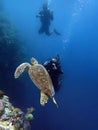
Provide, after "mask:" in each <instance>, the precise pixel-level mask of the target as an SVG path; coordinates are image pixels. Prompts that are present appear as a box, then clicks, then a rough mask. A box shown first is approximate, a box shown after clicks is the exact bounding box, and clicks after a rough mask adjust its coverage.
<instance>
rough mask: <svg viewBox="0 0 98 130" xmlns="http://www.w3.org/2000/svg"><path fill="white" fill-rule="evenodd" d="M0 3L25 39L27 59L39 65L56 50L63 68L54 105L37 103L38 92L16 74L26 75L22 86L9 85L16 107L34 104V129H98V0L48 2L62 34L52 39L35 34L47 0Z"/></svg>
mask: <svg viewBox="0 0 98 130" xmlns="http://www.w3.org/2000/svg"><path fill="white" fill-rule="evenodd" d="M3 1H4V11H5V13H6V15H7V16H8V18H9V19H10V21H11V22H12V23H13V25H15V26H16V28H17V30H18V31H19V33H20V35H21V37H22V40H23V41H24V48H25V49H24V50H25V53H26V54H27V61H28V62H29V61H30V58H31V57H32V56H33V57H35V58H37V59H38V61H39V63H42V62H44V61H45V60H47V59H48V58H52V57H54V56H56V54H59V55H60V57H61V65H62V68H63V70H64V77H63V83H62V86H61V89H60V91H59V92H58V93H56V95H55V97H56V100H57V102H58V104H59V108H58V109H57V108H56V107H55V105H54V104H53V102H52V101H51V100H49V102H48V104H47V105H46V106H45V107H42V106H40V104H39V96H40V94H39V90H38V89H37V88H36V87H35V86H34V85H33V83H32V82H31V80H30V79H29V77H28V74H27V73H25V74H24V75H25V76H24V75H23V76H21V77H20V78H19V80H22V81H23V78H24V77H25V81H24V84H25V86H22V87H21V85H20V86H17V87H16V88H15V89H13V91H16V95H15V96H14V97H13V100H14V101H15V102H16V104H17V105H18V103H19V105H20V106H21V107H22V108H26V107H30V106H34V107H35V112H34V120H33V123H32V130H98V6H97V5H98V1H97V0H51V1H50V8H51V9H52V10H53V11H54V21H53V23H52V24H51V28H52V27H55V28H56V29H57V30H59V31H60V32H61V34H62V36H56V35H55V34H53V35H52V36H50V37H48V36H46V35H45V34H42V35H39V34H38V29H39V27H40V22H39V19H37V18H36V17H35V15H36V14H37V13H38V11H39V10H40V9H41V6H42V4H43V3H44V2H45V0H3ZM13 87H14V86H13ZM23 87H25V88H24V90H23V93H19V92H20V90H21V89H22V88H23ZM9 91H10V90H9ZM21 92H22V90H21ZM17 95H18V96H17ZM20 99H23V101H22V100H20Z"/></svg>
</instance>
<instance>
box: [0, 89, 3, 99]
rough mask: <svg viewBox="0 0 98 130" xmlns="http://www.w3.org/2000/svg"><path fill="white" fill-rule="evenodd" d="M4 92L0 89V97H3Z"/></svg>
mask: <svg viewBox="0 0 98 130" xmlns="http://www.w3.org/2000/svg"><path fill="white" fill-rule="evenodd" d="M3 95H4V92H3V91H2V90H0V99H1V98H2V97H3Z"/></svg>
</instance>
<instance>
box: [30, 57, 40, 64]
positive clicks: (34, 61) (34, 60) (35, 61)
mask: <svg viewBox="0 0 98 130" xmlns="http://www.w3.org/2000/svg"><path fill="white" fill-rule="evenodd" d="M31 63H32V65H35V64H38V61H37V60H36V59H35V58H34V57H32V58H31Z"/></svg>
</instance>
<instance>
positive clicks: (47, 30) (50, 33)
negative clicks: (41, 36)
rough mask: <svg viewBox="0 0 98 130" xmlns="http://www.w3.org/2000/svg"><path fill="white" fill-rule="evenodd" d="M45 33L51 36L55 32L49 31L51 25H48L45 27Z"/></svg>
mask: <svg viewBox="0 0 98 130" xmlns="http://www.w3.org/2000/svg"><path fill="white" fill-rule="evenodd" d="M45 33H46V35H48V36H50V35H52V33H53V31H51V32H50V31H49V27H47V28H46V29H45Z"/></svg>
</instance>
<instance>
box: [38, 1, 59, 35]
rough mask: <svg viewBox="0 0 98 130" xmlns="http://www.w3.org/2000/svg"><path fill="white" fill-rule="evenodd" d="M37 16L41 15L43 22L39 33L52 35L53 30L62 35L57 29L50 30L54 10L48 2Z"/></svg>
mask: <svg viewBox="0 0 98 130" xmlns="http://www.w3.org/2000/svg"><path fill="white" fill-rule="evenodd" d="M36 17H39V18H40V22H41V27H40V29H39V34H42V33H45V34H46V35H48V36H50V35H51V34H52V33H53V32H55V34H57V35H61V34H60V33H59V32H58V31H57V30H56V29H53V30H52V31H49V26H50V23H51V21H52V20H53V11H51V10H50V9H49V7H48V4H47V3H46V4H43V9H42V10H41V11H40V12H39V13H38V14H37V15H36Z"/></svg>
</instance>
